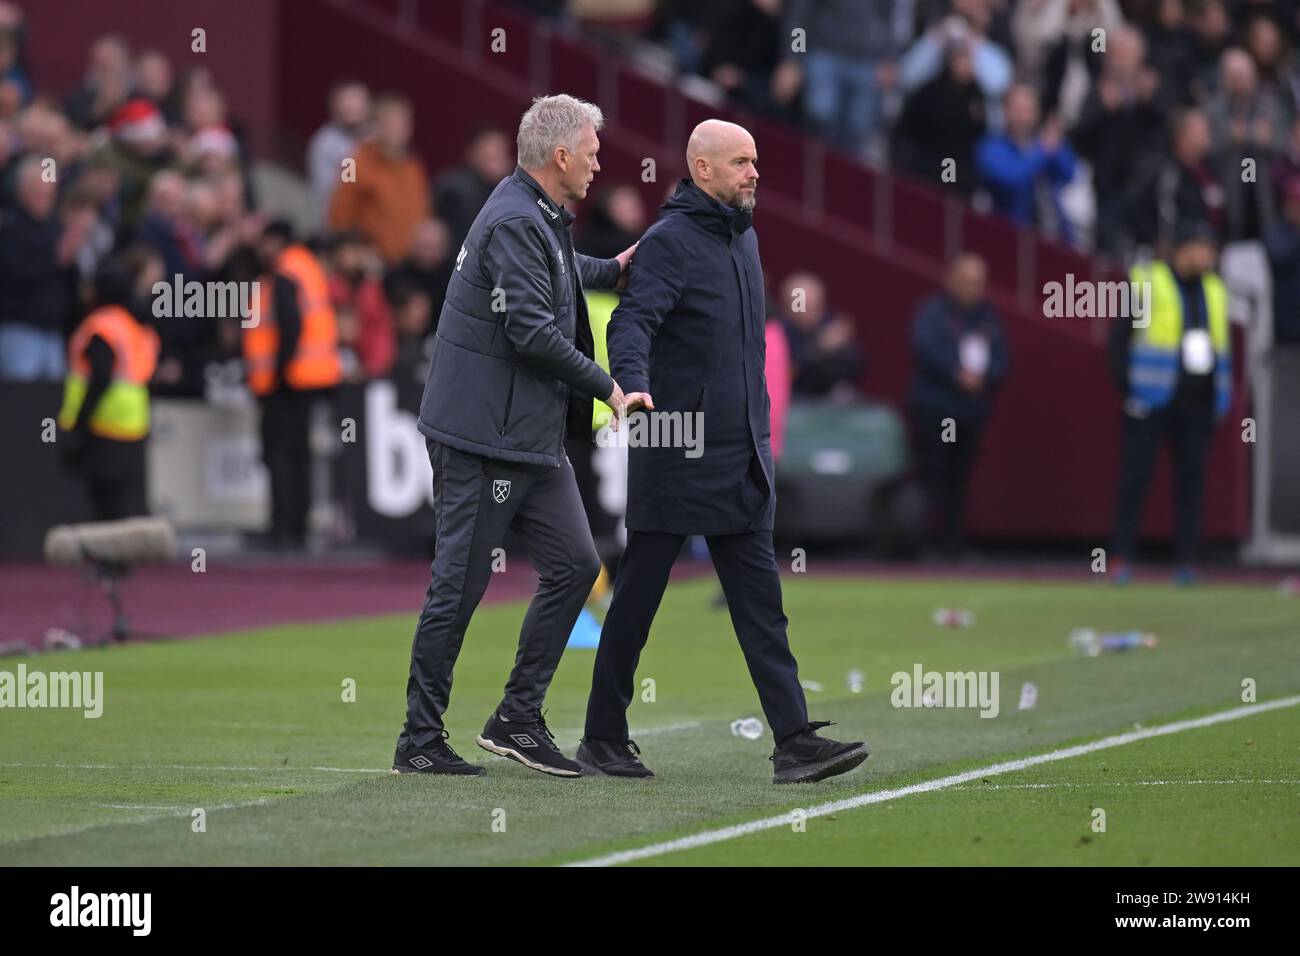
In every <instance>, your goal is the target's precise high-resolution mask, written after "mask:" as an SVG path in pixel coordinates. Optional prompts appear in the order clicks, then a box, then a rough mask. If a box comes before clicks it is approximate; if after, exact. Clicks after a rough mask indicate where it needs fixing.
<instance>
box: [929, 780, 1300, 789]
mask: <svg viewBox="0 0 1300 956" xmlns="http://www.w3.org/2000/svg"><path fill="white" fill-rule="evenodd" d="M1242 784H1250V785H1251V786H1254V785H1256V784H1262V785H1264V786H1268V785H1275V786H1287V787H1290V786H1295V785H1297V784H1300V780H1246V779H1237V780H1128V781H1123V780H1111V781H1107V782H1105V783H1100V782H1098V783H991V784H989V785H988V786H983V787H967V786H961V787H953V789H954V790H958V791H962V792H973V791H976V790H979V791H984V790H1090V789H1092V788H1094V787H1196V786H1241V785H1242Z"/></svg>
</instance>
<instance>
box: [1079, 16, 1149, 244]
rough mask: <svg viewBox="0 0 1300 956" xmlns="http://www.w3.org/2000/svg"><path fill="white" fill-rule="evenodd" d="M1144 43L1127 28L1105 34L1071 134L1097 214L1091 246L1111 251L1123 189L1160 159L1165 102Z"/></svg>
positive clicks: (1119, 235) (1119, 228)
mask: <svg viewBox="0 0 1300 956" xmlns="http://www.w3.org/2000/svg"><path fill="white" fill-rule="evenodd" d="M1145 49H1146V43H1145V41H1144V40H1143V39H1142V34H1141V33H1140V32H1138V31H1137V30H1135V29H1133V28H1132V27H1119V28H1118V29H1115V30H1113V31H1112V32H1111V33H1110V35H1109V44H1108V47H1107V54H1106V56H1105V57H1104V58H1103V61H1102V70H1101V75H1100V76H1098V78H1097V81H1096V82H1095V83H1094V84H1093V87H1092V90H1091V91H1090V92H1089V94H1088V99H1087V101H1086V102H1085V103H1084V106H1083V111H1082V115H1081V116H1080V117H1079V122H1078V125H1077V126H1075V128H1074V132H1073V134H1072V136H1071V138H1072V139H1073V141H1074V144H1075V145H1076V146H1077V147H1078V149H1079V152H1080V153H1081V154H1083V156H1084V157H1086V158H1087V160H1088V161H1089V162H1090V163H1091V164H1092V186H1093V191H1094V194H1095V196H1096V206H1097V219H1096V234H1095V242H1094V245H1095V246H1096V248H1098V249H1100V250H1105V251H1107V252H1117V251H1119V250H1120V249H1121V247H1122V244H1123V239H1124V219H1125V216H1126V213H1127V210H1128V203H1129V196H1128V192H1127V191H1128V189H1129V188H1130V186H1131V184H1132V183H1133V182H1134V180H1135V179H1137V178H1138V176H1139V175H1141V174H1142V172H1143V171H1144V170H1146V169H1148V168H1150V167H1151V166H1152V165H1153V164H1158V163H1159V162H1160V161H1161V159H1162V153H1163V150H1164V148H1165V138H1164V135H1163V124H1164V110H1165V108H1166V104H1165V103H1163V102H1161V100H1160V99H1159V98H1158V95H1157V89H1158V87H1159V83H1160V80H1159V77H1158V76H1157V75H1156V72H1155V70H1154V69H1153V68H1152V67H1150V66H1149V65H1147V64H1146V63H1145Z"/></svg>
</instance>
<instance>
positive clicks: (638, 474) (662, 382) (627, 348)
mask: <svg viewBox="0 0 1300 956" xmlns="http://www.w3.org/2000/svg"><path fill="white" fill-rule="evenodd" d="M752 221H753V215H752V213H748V212H742V211H741V210H738V209H733V208H732V207H730V206H726V205H723V204H722V203H720V202H718V201H717V200H715V199H713V198H711V197H710V196H708V195H707V194H706V193H704V192H703V191H701V190H700V189H699V188H697V187H696V186H695V185H694V184H692V183H691V182H689V181H687V180H683V181H682V182H681V183H680V184H679V185H678V187H677V191H676V192H675V193H674V194H673V196H672V198H670V199H669V200H668V201H667V202H666V203H664V205H663V207H662V208H661V209H660V213H659V219H658V221H657V222H656V223H655V224H654V225H653V226H651V227H650V229H649V230H648V231H647V232H646V234H645V236H644V237H643V238H642V239H641V243H640V245H638V246H637V251H636V255H635V256H634V257H633V259H632V265H631V267H630V270H629V273H628V287H627V292H626V293H625V294H624V296H623V298H622V301H621V302H620V303H619V306H618V308H617V309H615V310H614V315H613V317H612V318H611V319H610V325H609V361H610V371H612V372H613V374H614V378H615V379H616V380H617V381H618V383H619V385H620V386H621V387H622V388H623V391H624V392H626V393H631V392H637V391H643V392H649V393H650V394H651V395H652V396H653V398H654V403H655V410H656V412H660V413H662V412H669V413H671V412H679V413H684V414H690V413H693V412H702V413H703V419H702V421H703V439H704V442H703V449H702V453H700V454H699V456H698V457H687V455H686V451H685V450H684V449H682V448H663V447H660V448H653V447H638V446H637V445H636V444H635V443H633V444H632V447H630V448H629V453H628V484H627V492H628V504H627V527H628V528H629V529H630V530H633V531H659V532H666V533H672V534H738V533H740V532H743V531H749V530H771V528H772V522H773V516H774V514H775V510H776V495H775V492H774V488H775V484H774V481H773V469H772V436H771V423H770V409H769V405H768V398H767V381H766V378H765V374H764V363H765V361H766V352H767V341H766V336H765V329H764V319H765V314H764V313H765V309H764V298H763V267H762V265H761V263H760V262H759V258H758V238H757V236H756V235H755V234H754V230H753V229H752V228H751V225H752ZM630 434H631V433H630V432H629V435H630ZM751 475H752V476H753V477H752V479H751V477H750V476H751Z"/></svg>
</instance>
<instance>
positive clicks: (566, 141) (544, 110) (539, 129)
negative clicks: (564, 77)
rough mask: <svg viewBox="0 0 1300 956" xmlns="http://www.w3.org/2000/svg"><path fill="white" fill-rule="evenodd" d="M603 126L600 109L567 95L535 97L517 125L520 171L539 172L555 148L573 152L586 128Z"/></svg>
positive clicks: (596, 128) (603, 121)
mask: <svg viewBox="0 0 1300 956" xmlns="http://www.w3.org/2000/svg"><path fill="white" fill-rule="evenodd" d="M604 125H605V117H604V114H602V113H601V112H600V107H599V106H596V105H595V104H594V103H588V102H587V101H586V100H580V99H578V98H577V97H576V96H570V95H569V94H567V93H557V94H556V95H555V96H539V97H537V98H536V99H535V100H533V105H532V106H530V107H528V112H526V113H524V115H523V118H522V119H521V120H520V121H519V138H518V139H517V141H516V147H517V149H518V162H519V165H520V166H521V167H523V168H524V169H541V168H542V167H543V166H545V165H546V164H547V163H549V162H550V161H551V155H552V153H554V152H555V148H556V147H557V146H563V147H564V148H565V149H568V150H574V149H576V148H577V145H578V137H579V136H580V135H581V134H582V131H583V130H584V129H585V128H586V127H588V126H590V127H591V128H592V129H595V130H598V129H600V128H601V127H602V126H604Z"/></svg>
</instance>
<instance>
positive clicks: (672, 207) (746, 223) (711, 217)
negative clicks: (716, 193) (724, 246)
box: [663, 179, 754, 237]
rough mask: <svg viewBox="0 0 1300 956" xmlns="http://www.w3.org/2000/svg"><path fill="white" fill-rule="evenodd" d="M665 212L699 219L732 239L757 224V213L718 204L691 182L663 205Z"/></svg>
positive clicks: (711, 229) (680, 185)
mask: <svg viewBox="0 0 1300 956" xmlns="http://www.w3.org/2000/svg"><path fill="white" fill-rule="evenodd" d="M663 210H664V212H683V213H685V214H686V215H688V216H691V217H693V218H695V219H697V220H699V222H700V224H701V225H702V226H704V228H706V229H708V230H709V231H710V232H716V233H717V234H718V235H721V236H725V237H730V236H731V234H732V233H735V234H736V235H739V234H740V233H742V232H744V231H745V230H746V229H748V228H749V227H750V226H752V225H753V224H754V213H753V212H752V211H749V210H744V209H737V208H735V207H734V206H728V205H726V204H725V203H721V202H718V200H716V199H714V198H713V197H712V196H710V195H709V194H708V193H706V192H705V191H704V190H702V189H701V188H700V187H699V186H697V185H695V183H693V182H691V181H690V180H689V179H683V180H682V181H681V182H679V183H678V184H677V191H676V192H674V193H673V194H672V196H671V197H670V198H669V200H668V201H667V202H666V203H664V205H663Z"/></svg>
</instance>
